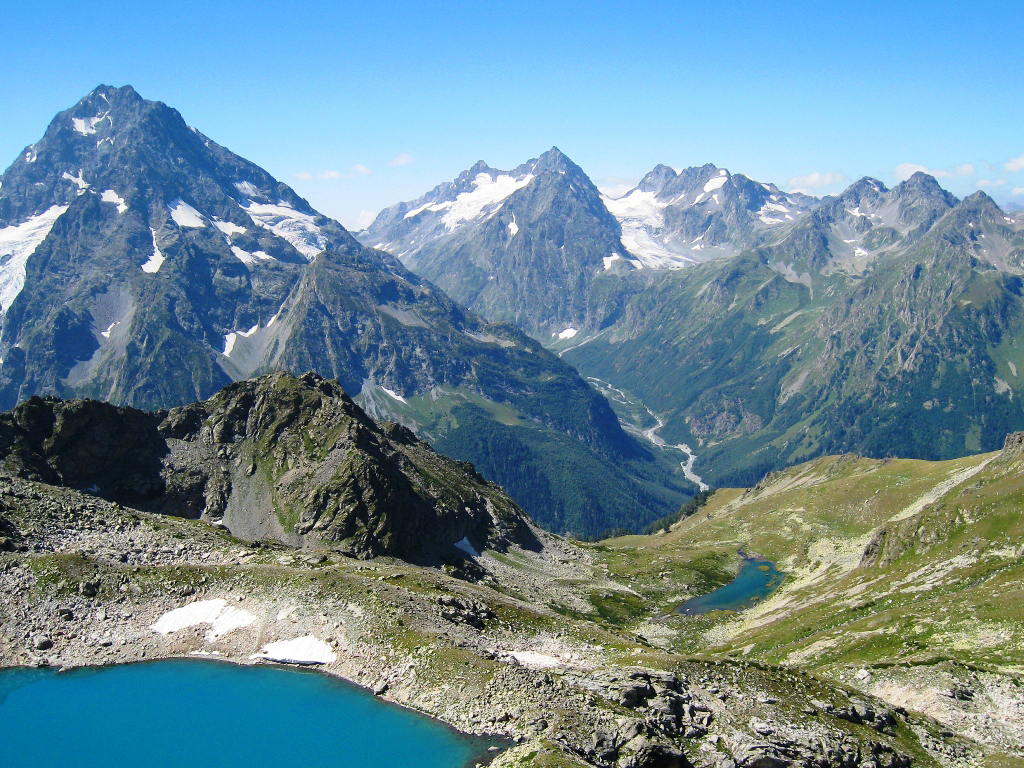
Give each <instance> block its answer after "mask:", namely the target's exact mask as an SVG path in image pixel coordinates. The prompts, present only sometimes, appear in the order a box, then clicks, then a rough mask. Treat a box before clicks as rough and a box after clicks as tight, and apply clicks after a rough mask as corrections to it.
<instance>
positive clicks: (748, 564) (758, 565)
mask: <svg viewBox="0 0 1024 768" xmlns="http://www.w3.org/2000/svg"><path fill="white" fill-rule="evenodd" d="M740 555H741V556H742V557H743V565H742V566H740V572H739V573H738V574H736V578H735V579H733V580H732V581H730V582H729V583H728V584H726V585H725V586H722V587H719V588H718V589H716V590H714V591H712V592H708V593H707V594H706V595H700V596H699V597H693V598H690V599H689V600H687V601H686V602H685V603H683V604H682V605H680V606H679V607H678V608H676V612H678V613H682V614H685V615H693V614H697V613H710V612H711V611H742V610H744V609H746V608H750V607H752V606H753V605H755V604H757V603H758V602H760V601H761V600H764V599H765V598H766V597H768V595H770V594H771V593H772V592H774V591H775V589H776V588H777V587H778V586H779V585H780V584H781V583H782V580H783V579H784V578H785V577H786V574H784V573H782V572H781V571H779V570H778V569H777V568H776V567H775V563H773V562H771V561H770V560H765V559H763V558H760V557H750V556H749V555H747V554H745V553H744V552H742V551H741V552H740Z"/></svg>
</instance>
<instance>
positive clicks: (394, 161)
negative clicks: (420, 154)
mask: <svg viewBox="0 0 1024 768" xmlns="http://www.w3.org/2000/svg"><path fill="white" fill-rule="evenodd" d="M412 161H413V157H412V155H410V154H409V153H408V152H403V153H402V154H400V155H396V156H395V157H393V158H391V160H390V161H389V162H388V165H390V166H392V167H395V166H398V165H408V164H409V163H411V162H412Z"/></svg>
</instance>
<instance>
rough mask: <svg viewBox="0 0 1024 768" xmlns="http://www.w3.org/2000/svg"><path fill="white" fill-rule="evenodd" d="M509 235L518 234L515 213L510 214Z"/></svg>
mask: <svg viewBox="0 0 1024 768" xmlns="http://www.w3.org/2000/svg"><path fill="white" fill-rule="evenodd" d="M508 231H509V233H510V234H509V237H515V236H516V235H518V234H519V225H518V224H517V223H516V215H515V214H514V213H513V214H512V221H511V222H510V223H509V225H508Z"/></svg>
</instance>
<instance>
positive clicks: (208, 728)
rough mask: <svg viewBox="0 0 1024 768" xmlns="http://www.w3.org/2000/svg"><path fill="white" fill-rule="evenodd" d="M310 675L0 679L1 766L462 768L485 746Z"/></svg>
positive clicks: (211, 672) (212, 670) (185, 668)
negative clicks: (371, 767)
mask: <svg viewBox="0 0 1024 768" xmlns="http://www.w3.org/2000/svg"><path fill="white" fill-rule="evenodd" d="M489 743H492V742H485V741H482V740H479V739H472V740H471V739H468V738H464V737H462V736H460V735H458V734H456V733H455V732H453V731H451V730H450V729H448V728H446V727H445V726H443V725H441V724H440V723H438V722H436V721H434V720H431V719H430V718H428V717H425V716H423V715H419V714H416V713H413V712H409V711H407V710H403V709H401V708H399V707H396V706H394V705H389V704H386V703H384V702H381V701H379V700H377V699H375V698H374V697H373V696H372V695H371V694H370V693H368V692H366V691H363V690H361V689H358V688H356V687H355V686H352V685H349V684H346V683H344V682H342V681H340V680H336V679H333V678H330V677H328V676H327V675H321V674H317V673H314V672H302V671H300V670H292V669H282V668H277V667H240V666H235V665H232V664H224V663H216V662H209V661H185V660H178V661H160V662H149V663H143V664H126V665H123V666H114V667H98V668H92V669H80V670H73V671H71V672H66V673H60V674H58V673H56V672H54V671H53V670H48V669H4V670H0V765H3V766H26V767H29V766H31V767H32V768H48V767H49V766H53V767H54V768H57V767H58V766H61V767H64V766H76V768H90V767H91V766H96V768H100V767H102V768H120V767H121V766H123V767H124V768H129V767H130V768H138V767H139V766H145V767H146V768H165V767H166V768H182V767H183V766H188V768H204V767H206V766H209V768H243V767H244V768H261V767H262V766H266V767H267V768H287V766H301V767H302V768H356V767H357V766H358V767H359V768H365V767H366V766H374V768H391V767H392V766H394V768H399V767H400V766H401V768H408V767H409V766H417V768H461V767H462V766H465V765H467V764H472V761H473V760H482V759H484V757H483V755H484V754H485V753H486V749H487V745H488V744H489Z"/></svg>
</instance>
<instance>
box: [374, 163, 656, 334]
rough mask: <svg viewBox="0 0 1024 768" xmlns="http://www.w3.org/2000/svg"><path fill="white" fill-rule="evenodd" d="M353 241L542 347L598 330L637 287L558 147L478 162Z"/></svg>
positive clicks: (580, 177) (600, 206) (598, 208)
mask: <svg viewBox="0 0 1024 768" xmlns="http://www.w3.org/2000/svg"><path fill="white" fill-rule="evenodd" d="M357 237H358V238H359V239H360V240H361V241H362V242H363V243H366V244H367V245H372V246H373V247H375V248H380V249H382V250H385V251H388V252H390V253H393V254H395V255H396V256H397V257H398V258H400V259H402V261H403V263H404V264H405V265H406V266H407V267H409V269H411V270H413V271H414V272H416V273H417V274H421V275H423V276H424V277H426V278H427V279H429V280H431V281H433V282H435V283H437V284H438V285H439V286H441V288H443V289H444V290H445V291H446V292H447V293H448V294H449V295H451V296H452V297H453V298H455V299H456V301H460V302H462V303H464V304H466V305H467V306H468V307H470V309H473V310H474V311H476V312H479V313H480V314H482V315H483V316H484V317H487V318H488V319H490V320H493V321H501V322H510V323H514V324H516V325H518V326H519V327H520V328H522V329H523V330H525V331H527V332H528V333H531V334H533V335H534V336H536V337H537V338H538V339H540V340H542V341H546V340H549V339H551V338H552V337H558V336H561V337H562V338H571V336H572V335H574V334H575V333H576V332H578V331H579V330H580V329H583V328H589V329H600V328H603V327H606V326H607V325H609V324H610V323H611V322H613V321H614V320H615V319H616V318H617V317H618V315H619V313H620V312H621V309H622V305H623V303H624V301H625V299H626V298H628V296H629V295H631V294H632V293H634V292H635V291H636V290H637V289H638V288H639V287H641V285H642V283H641V281H640V280H639V279H637V276H636V275H635V274H631V273H635V272H636V270H637V269H638V268H640V267H642V265H641V264H639V263H634V261H631V257H630V254H629V253H628V252H627V251H626V250H625V248H624V246H623V244H622V241H621V240H620V227H619V223H618V221H617V220H616V219H615V218H614V217H613V216H612V215H611V214H609V212H608V210H607V208H606V207H605V205H604V203H603V202H602V198H601V194H600V192H598V190H597V188H596V187H595V186H594V184H593V182H591V181H590V179H589V178H588V177H587V175H586V174H585V173H584V172H583V171H582V169H580V167H579V166H577V165H576V164H575V163H573V162H572V161H571V160H570V159H569V158H568V157H566V156H565V155H564V154H562V153H561V152H560V151H559V150H558V149H557V148H552V149H550V150H549V151H547V152H545V153H544V154H543V155H541V156H540V157H539V158H537V159H536V160H531V161H529V162H527V163H524V164H523V165H521V166H519V167H518V168H516V169H515V170H512V171H508V172H503V171H497V170H495V169H493V168H490V167H489V166H487V165H486V164H485V163H483V162H482V161H481V162H479V163H477V164H476V165H475V166H473V167H472V168H471V169H469V170H468V171H466V172H465V173H463V174H462V175H461V176H459V178H458V179H456V180H455V181H454V182H451V183H447V184H442V185H441V186H438V187H436V188H435V189H434V190H432V191H431V192H428V193H427V194H426V195H424V196H423V197H421V198H419V199H417V200H414V201H412V202H408V203H398V204H397V205H394V206H392V207H390V208H388V209H386V210H384V211H382V212H381V213H380V214H379V215H378V217H377V219H376V220H375V221H374V222H373V223H372V224H371V225H370V226H369V227H367V228H366V229H365V230H363V231H362V232H359V233H357ZM631 278H632V279H631Z"/></svg>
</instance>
